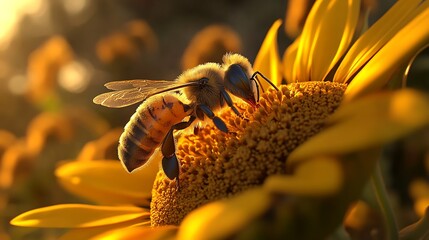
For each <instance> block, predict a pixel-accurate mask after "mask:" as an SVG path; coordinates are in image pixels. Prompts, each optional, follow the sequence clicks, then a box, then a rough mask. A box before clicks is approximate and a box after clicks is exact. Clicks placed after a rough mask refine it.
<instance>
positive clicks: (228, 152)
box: [12, 0, 429, 239]
mask: <svg viewBox="0 0 429 240" xmlns="http://www.w3.org/2000/svg"><path fill="white" fill-rule="evenodd" d="M359 6H360V3H359V1H352V0H349V1H340V0H337V1H335V0H321V1H316V3H315V4H314V6H313V8H312V9H311V11H310V13H309V15H308V17H307V21H306V23H305V25H304V28H303V30H302V33H301V35H300V36H299V37H298V38H297V39H296V41H295V42H294V43H293V44H292V45H290V46H289V47H288V49H287V50H286V51H285V53H284V55H283V60H282V61H281V60H280V56H279V52H278V47H277V44H276V41H277V31H278V28H279V27H280V25H281V22H280V21H276V22H275V23H274V24H273V26H272V27H271V29H270V30H269V32H268V34H267V36H266V39H265V40H264V42H263V44H262V46H261V50H260V52H259V53H258V56H257V57H256V60H255V63H254V69H256V70H258V71H260V72H262V73H263V74H264V75H266V76H267V77H268V78H270V79H271V80H272V81H273V82H274V83H275V84H276V85H277V86H278V88H279V90H278V91H277V90H274V89H272V88H271V89H269V88H268V86H266V85H264V84H263V85H262V89H264V90H265V91H264V92H263V93H262V94H261V98H260V102H259V108H257V109H254V108H251V107H250V106H247V105H245V104H241V103H237V108H238V109H240V110H241V112H242V115H243V118H240V117H237V116H236V115H235V114H233V113H231V112H230V111H229V110H228V109H225V110H224V111H222V112H220V113H219V114H220V116H221V118H223V119H224V121H225V122H226V124H227V125H228V129H230V133H229V134H223V133H220V132H219V131H218V129H216V128H215V127H213V126H211V125H208V126H205V127H204V128H202V129H201V130H200V131H198V133H197V134H182V135H181V136H180V138H179V140H178V149H177V155H178V157H179V159H180V162H181V170H180V177H179V178H180V189H178V188H177V185H176V182H174V181H170V180H168V179H167V178H166V176H165V175H164V174H163V173H162V171H160V172H158V173H157V174H156V177H153V178H150V177H147V176H148V175H149V173H154V171H153V170H152V171H150V170H149V168H144V169H142V171H141V172H138V173H137V175H138V176H140V174H142V176H141V179H140V180H138V181H137V178H138V177H137V175H136V176H134V177H132V176H133V175H126V174H124V173H122V174H121V173H119V169H117V168H119V164H118V163H116V162H114V163H115V164H116V165H115V166H116V167H115V169H116V170H115V173H114V174H116V175H112V173H113V172H107V170H106V173H99V172H104V171H105V170H104V169H105V168H107V167H106V166H108V164H106V165H105V164H102V162H99V165H97V166H96V168H97V169H98V170H97V171H95V168H89V166H90V165H89V164H88V165H87V166H88V168H89V169H88V170H87V171H85V174H83V171H80V170H81V169H85V165H84V164H76V165H74V166H75V168H74V169H76V170H77V171H76V172H75V173H74V174H69V175H70V176H75V178H70V179H71V180H70V182H71V183H74V184H81V187H85V186H94V184H93V183H92V182H95V183H97V185H98V186H96V187H87V188H85V189H84V190H79V191H81V192H84V193H85V195H88V194H89V193H91V194H90V195H93V198H92V200H95V199H99V201H100V202H101V201H102V200H103V201H104V203H107V204H110V205H111V204H121V205H123V204H132V205H134V206H133V207H130V206H125V207H123V206H119V205H115V206H110V207H101V206H90V205H85V206H83V205H60V206H53V207H47V208H42V209H36V210H33V211H30V212H27V213H24V214H22V215H20V216H18V217H16V218H15V219H14V220H13V221H12V224H15V225H19V226H33V227H63V228H76V229H75V230H72V231H71V232H69V233H73V234H75V235H73V236H74V237H76V238H79V239H82V238H89V237H90V236H95V235H96V233H100V234H101V235H98V236H97V237H96V238H101V239H109V238H110V239H136V238H143V237H145V239H161V238H164V239H169V238H176V239H223V238H238V239H260V238H273V239H286V238H288V239H321V238H326V237H328V236H332V235H333V234H336V235H337V236H338V235H341V234H345V232H344V229H343V228H338V226H340V225H341V222H342V220H343V219H344V216H345V215H346V212H347V210H348V208H349V207H350V206H351V204H352V203H353V202H355V201H356V200H358V199H359V197H360V196H361V195H362V191H363V188H364V187H365V186H366V183H367V182H368V181H371V183H373V186H374V191H373V192H374V194H375V195H376V196H377V197H378V198H379V199H380V201H379V202H380V208H381V209H382V212H383V215H384V216H386V217H385V222H386V229H387V233H386V234H387V236H388V237H390V238H391V239H395V238H397V235H398V232H397V230H396V227H395V223H394V219H392V216H391V211H389V207H388V203H387V201H386V199H385V197H386V194H385V192H383V189H382V183H381V181H382V180H381V178H380V174H379V168H378V160H379V157H380V152H381V148H382V146H383V145H384V144H386V143H388V142H390V141H392V140H395V139H398V138H400V137H402V136H405V135H406V134H409V133H411V132H413V131H416V130H417V129H420V128H422V127H424V126H428V125H429V97H428V96H427V95H425V94H423V93H420V92H418V91H415V90H408V89H403V90H396V91H393V90H388V88H387V87H388V85H389V83H391V82H393V81H397V79H405V78H406V73H407V66H408V65H409V62H410V60H411V59H412V58H413V57H414V55H415V54H417V53H418V52H419V51H420V49H421V48H423V47H424V46H425V45H426V44H428V41H429V29H428V28H427V26H426V25H427V20H428V19H429V2H427V1H399V2H397V3H396V4H395V5H394V6H393V7H392V8H391V9H390V10H389V11H388V12H387V13H386V14H385V15H384V16H383V17H382V18H380V19H379V20H378V21H377V22H376V23H374V24H373V25H372V26H371V27H370V28H368V29H367V30H365V31H362V33H358V32H356V26H357V22H358V18H359V16H360V13H359V9H360V8H359ZM283 80H285V81H286V82H287V83H288V84H286V85H283V84H282V83H283ZM73 164H75V163H73ZM85 164H87V163H85ZM112 165H113V163H112ZM64 166H67V165H64ZM64 166H63V167H64ZM72 169H73V168H72ZM143 173H144V174H143ZM60 175H61V174H60ZM65 175H66V174H65ZM85 175H86V177H87V178H85V177H84V176H85ZM101 175H103V176H102V177H101ZM77 176H79V177H77ZM97 176H98V177H97ZM112 176H115V177H114V184H112V182H113V181H112V178H113V177H112ZM116 176H117V177H116ZM152 176H154V175H152ZM144 177H146V179H143V178H144ZM94 178H98V180H101V179H103V181H106V182H105V183H101V181H95V180H94ZM132 178H136V179H132ZM73 179H75V180H74V181H73ZM83 179H88V180H85V181H83ZM89 179H91V180H89ZM127 179H128V180H127ZM131 179H132V180H131ZM119 182H123V184H119ZM136 182H138V183H137V184H136ZM98 183H99V184H98ZM152 183H153V187H152V185H151V184H152ZM145 184H149V185H145ZM110 185H112V186H110ZM135 185H137V186H138V187H136V186H135ZM143 185H144V186H143ZM118 186H120V187H118ZM148 186H150V187H148ZM130 187H131V188H134V191H133V192H135V193H139V194H140V195H138V196H139V197H137V198H135V200H140V201H142V199H144V198H145V196H146V198H148V196H151V201H150V208H149V209H146V208H144V207H135V205H140V206H144V205H145V203H142V202H133V201H132V200H130V199H125V198H121V201H119V202H115V201H114V200H115V198H114V197H112V198H110V197H111V196H118V195H116V193H117V192H127V189H129V188H130ZM136 188H139V190H138V189H136ZM95 189H102V190H103V191H102V192H103V194H101V193H100V192H97V191H96V190H95ZM142 189H144V190H142ZM150 191H151V195H149V193H150ZM106 192H108V194H105V193H106ZM143 192H144V193H143ZM128 193H130V192H128ZM145 194H146V195H145ZM130 195H132V194H130ZM134 196H137V195H134ZM146 203H147V202H146ZM77 209H80V210H79V211H77ZM89 209H90V210H89ZM70 210H73V211H70ZM426 215H427V214H426ZM58 216H61V217H58ZM68 219H71V220H70V221H69V220H68ZM423 219H424V217H423ZM66 222H69V224H64V223H66ZM425 222H426V223H425ZM427 222H428V221H424V220H422V221H420V223H418V224H417V225H415V226H412V227H411V228H408V229H407V231H403V232H402V233H401V234H402V236H405V237H407V236H411V235H412V234H424V232H425V231H426V229H427V228H424V227H421V226H425V225H424V224H427ZM148 226H152V227H151V228H148ZM125 227H126V228H125ZM94 229H95V231H96V232H91V231H92V230H94ZM410 229H411V230H410ZM422 229H423V230H422ZM108 230H110V231H108ZM83 234H85V235H83ZM69 236H71V235H69ZM414 236H415V235H414ZM420 236H422V235H420Z"/></svg>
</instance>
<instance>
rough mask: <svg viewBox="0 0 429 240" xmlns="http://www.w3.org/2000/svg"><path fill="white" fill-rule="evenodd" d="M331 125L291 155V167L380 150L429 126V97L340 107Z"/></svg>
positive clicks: (382, 97)
mask: <svg viewBox="0 0 429 240" xmlns="http://www.w3.org/2000/svg"><path fill="white" fill-rule="evenodd" d="M327 124H328V126H327V128H326V129H323V130H322V131H321V132H320V133H319V134H317V135H315V136H313V137H312V138H310V139H309V140H308V141H306V142H304V143H303V144H302V145H300V146H299V147H297V148H296V149H295V150H294V151H293V152H292V153H291V154H290V155H289V158H288V164H289V163H292V162H294V161H298V160H302V159H306V158H309V157H312V156H320V155H342V154H345V153H351V152H355V151H358V150H361V149H368V148H371V147H377V146H380V145H383V144H386V143H388V142H390V141H393V140H395V139H398V138H400V137H403V136H405V135H406V134H410V133H411V132H413V131H416V130H417V129H419V128H422V127H424V126H427V125H429V97H428V96H427V95H425V94H422V93H420V92H418V91H415V90H401V91H397V92H390V93H385V94H378V95H370V96H368V97H366V98H363V99H360V100H357V101H355V102H351V103H348V104H345V105H343V106H340V108H338V110H337V111H336V112H335V113H334V114H333V115H332V116H331V118H330V119H328V122H327Z"/></svg>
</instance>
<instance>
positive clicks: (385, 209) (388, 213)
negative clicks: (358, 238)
mask: <svg viewBox="0 0 429 240" xmlns="http://www.w3.org/2000/svg"><path fill="white" fill-rule="evenodd" d="M371 188H372V192H373V194H374V196H375V198H376V200H377V204H378V207H379V210H380V211H381V214H382V216H383V220H384V225H385V228H386V234H387V237H386V239H391V240H398V239H399V236H398V233H399V231H398V227H397V225H396V221H395V216H394V214H393V209H392V206H391V205H390V202H389V199H388V196H387V191H386V187H385V185H384V181H383V177H382V175H381V169H380V165H379V164H377V166H376V169H375V170H374V172H373V174H372V176H371Z"/></svg>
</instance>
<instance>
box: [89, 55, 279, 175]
mask: <svg viewBox="0 0 429 240" xmlns="http://www.w3.org/2000/svg"><path fill="white" fill-rule="evenodd" d="M258 75H259V76H262V77H263V78H264V79H265V80H266V81H267V82H268V83H270V84H271V86H273V87H274V88H276V87H275V86H274V85H273V84H272V83H271V82H270V81H269V80H268V79H267V78H265V77H264V76H263V75H262V74H260V73H259V72H253V69H252V66H251V64H250V62H249V61H248V60H247V58H245V57H243V56H241V55H239V54H226V55H225V56H224V57H223V65H219V64H217V63H206V64H201V65H199V66H197V67H194V68H191V69H189V70H186V71H185V72H183V73H182V74H181V75H179V76H178V77H177V79H176V80H175V81H167V80H125V81H115V82H109V83H107V84H105V86H106V88H108V89H110V90H113V91H112V92H107V93H103V94H100V95H98V96H96V97H95V98H94V100H93V101H94V103H96V104H100V105H103V106H107V107H111V108H120V107H126V106H129V105H132V104H135V103H138V102H142V103H141V104H140V106H139V107H138V108H137V110H136V112H135V113H134V114H133V116H132V117H131V119H130V121H129V122H128V123H127V124H126V126H125V128H124V132H123V133H122V135H121V137H120V140H119V146H118V153H119V154H118V155H119V159H120V160H121V162H122V164H123V165H124V167H125V168H126V169H127V171H128V172H132V171H134V170H135V169H137V168H139V167H141V166H143V165H144V164H145V163H146V162H148V161H149V159H150V157H151V156H152V154H153V152H154V151H155V149H157V148H158V147H160V149H161V152H162V155H163V159H162V169H163V171H164V173H165V174H166V176H167V177H168V178H169V179H170V180H173V179H177V180H178V176H179V171H180V165H179V161H178V159H177V157H176V155H175V149H176V146H175V139H174V131H175V130H182V129H185V128H187V127H189V126H190V125H192V123H193V122H194V121H195V120H197V119H198V120H200V121H202V120H204V117H205V116H206V117H208V118H209V119H211V120H212V122H213V123H214V125H215V126H216V127H217V128H218V129H219V130H221V131H223V132H225V133H228V128H227V126H226V124H225V123H224V122H223V121H222V119H220V118H219V117H217V116H216V115H215V112H216V111H217V110H219V109H220V108H222V107H223V105H224V103H226V104H227V105H228V106H229V107H230V108H231V109H232V110H233V111H234V112H235V113H236V114H237V115H239V116H241V114H240V112H239V111H238V110H237V108H236V107H235V106H234V102H233V100H232V98H231V96H230V93H231V94H232V95H234V96H236V97H238V98H241V99H242V100H244V101H245V102H247V103H248V104H250V105H251V106H253V107H256V106H257V102H258V100H259V85H260V82H259V79H258V78H257V76H258ZM276 89H277V88H276Z"/></svg>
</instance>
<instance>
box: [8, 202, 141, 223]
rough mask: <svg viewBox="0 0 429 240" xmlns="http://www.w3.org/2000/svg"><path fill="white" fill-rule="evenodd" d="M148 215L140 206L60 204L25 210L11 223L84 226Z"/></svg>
mask: <svg viewBox="0 0 429 240" xmlns="http://www.w3.org/2000/svg"><path fill="white" fill-rule="evenodd" d="M148 217H149V213H148V212H147V210H144V209H142V208H139V207H129V206H114V207H112V206H93V205H85V204H60V205H54V206H49V207H44V208H38V209H34V210H31V211H28V212H25V213H23V214H21V215H19V216H17V217H15V218H14V219H12V220H11V222H10V223H11V224H12V225H15V226H21V227H48V228H83V227H98V226H103V225H109V224H116V223H120V222H125V221H129V220H132V219H144V218H148Z"/></svg>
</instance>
